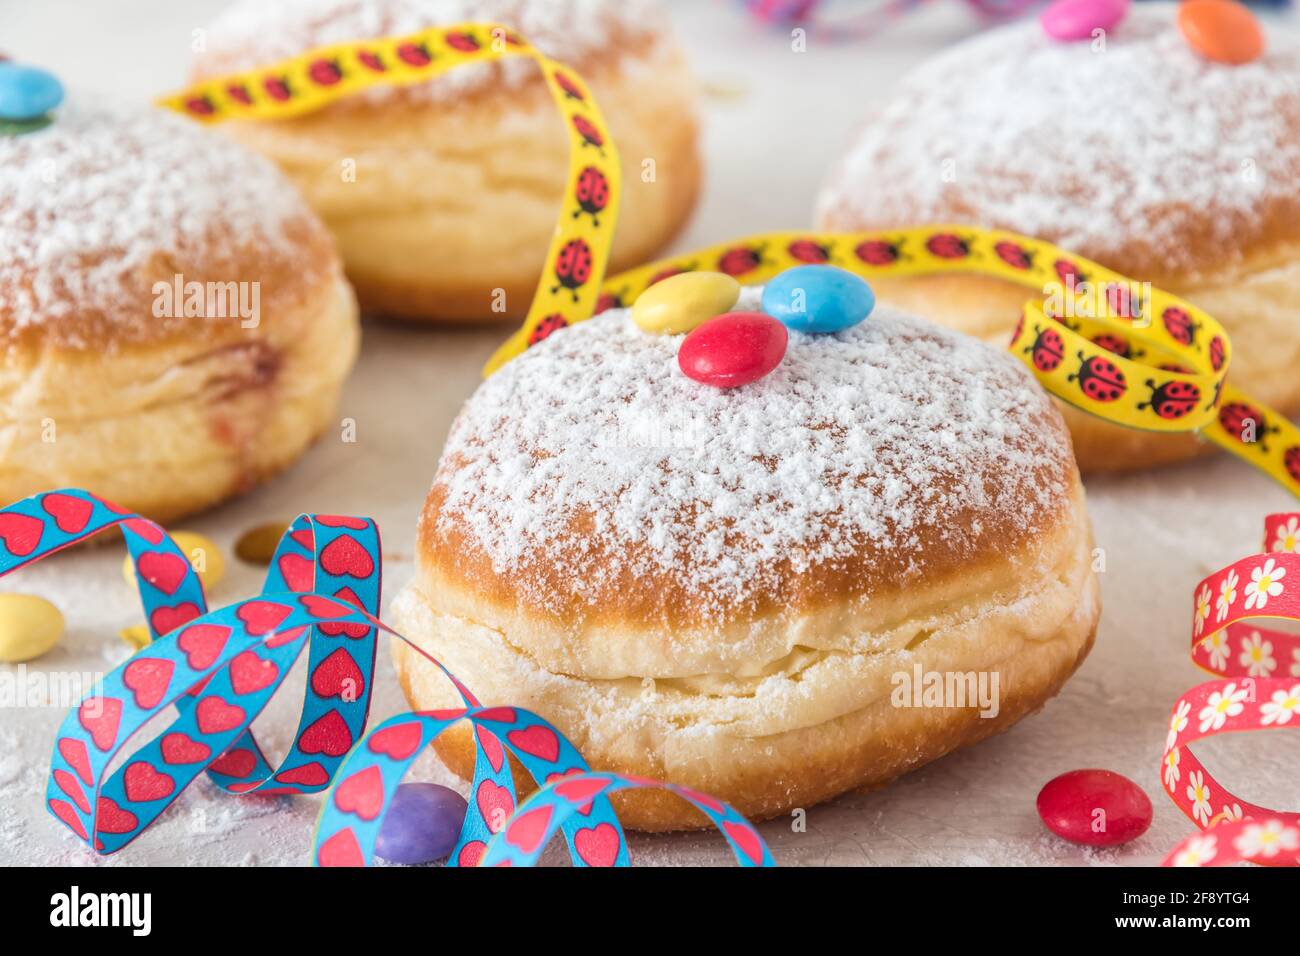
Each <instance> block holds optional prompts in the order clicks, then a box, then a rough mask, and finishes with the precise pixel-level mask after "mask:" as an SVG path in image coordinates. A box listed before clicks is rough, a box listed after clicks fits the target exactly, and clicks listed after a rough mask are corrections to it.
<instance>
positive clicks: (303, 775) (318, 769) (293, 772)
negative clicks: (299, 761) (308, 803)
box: [275, 761, 330, 787]
mask: <svg viewBox="0 0 1300 956" xmlns="http://www.w3.org/2000/svg"><path fill="white" fill-rule="evenodd" d="M275 779H276V780H279V781H280V782H281V783H296V784H300V785H301V786H304V787H319V786H323V785H324V784H327V783H329V779H330V775H329V772H328V771H327V770H326V769H325V768H324V767H322V766H321V765H320V764H318V763H316V762H315V761H313V762H311V763H309V764H303V766H301V767H294V768H292V769H290V770H281V771H280V772H279V773H277V774H276V775H275Z"/></svg>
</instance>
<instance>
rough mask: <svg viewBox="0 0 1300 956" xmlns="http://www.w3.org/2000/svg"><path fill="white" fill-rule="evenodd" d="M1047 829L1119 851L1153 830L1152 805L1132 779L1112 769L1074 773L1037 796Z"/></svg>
mask: <svg viewBox="0 0 1300 956" xmlns="http://www.w3.org/2000/svg"><path fill="white" fill-rule="evenodd" d="M1038 815H1039V816H1040V817H1042V818H1043V823H1045V824H1047V829H1049V830H1051V831H1052V832H1053V833H1055V834H1056V835H1057V836H1059V837H1061V838H1062V839H1064V840H1069V841H1070V842H1072V843H1084V844H1087V845H1088V846H1117V845H1118V844H1120V843H1127V842H1129V841H1130V840H1136V839H1137V838H1138V837H1140V836H1141V835H1142V834H1143V833H1146V831H1147V827H1149V826H1151V800H1150V798H1148V797H1147V795H1146V794H1145V793H1144V792H1143V791H1142V788H1141V787H1139V786H1138V785H1137V784H1136V783H1134V782H1133V781H1132V780H1130V779H1129V778H1128V777H1123V776H1120V775H1119V774H1117V773H1113V772H1111V771H1110V770H1071V771H1070V772H1069V773H1063V774H1061V775H1060V776H1059V777H1056V778H1055V779H1053V780H1049V781H1048V782H1047V786H1045V787H1043V789H1042V790H1040V791H1039V792H1038Z"/></svg>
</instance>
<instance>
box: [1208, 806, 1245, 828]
mask: <svg viewBox="0 0 1300 956" xmlns="http://www.w3.org/2000/svg"><path fill="white" fill-rule="evenodd" d="M1240 819H1241V804H1240V803H1234V804H1233V805H1232V806H1228V805H1227V804H1224V807H1223V809H1222V810H1220V811H1219V815H1218V816H1217V817H1215V818H1214V820H1213V823H1214V825H1215V826H1218V825H1219V824H1220V823H1232V822H1233V821H1234V820H1240Z"/></svg>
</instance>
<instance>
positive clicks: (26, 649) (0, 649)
mask: <svg viewBox="0 0 1300 956" xmlns="http://www.w3.org/2000/svg"><path fill="white" fill-rule="evenodd" d="M62 635H63V615H62V614H61V613H60V612H59V609H58V608H57V607H55V606H54V605H53V604H51V603H50V602H49V601H47V600H45V598H40V597H36V596H35V595H33V594H0V661H3V662H5V663H6V664H17V663H19V662H21V661H30V660H33V659H35V658H37V657H40V656H41V655H42V654H44V653H45V652H46V651H48V650H49V649H50V648H52V647H53V646H54V645H55V644H57V643H59V638H60V637H61V636H62Z"/></svg>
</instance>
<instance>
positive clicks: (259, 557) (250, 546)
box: [235, 521, 289, 565]
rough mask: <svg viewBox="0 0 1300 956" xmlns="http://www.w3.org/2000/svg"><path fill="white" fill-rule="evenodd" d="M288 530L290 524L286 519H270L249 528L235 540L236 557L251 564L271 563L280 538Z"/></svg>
mask: <svg viewBox="0 0 1300 956" xmlns="http://www.w3.org/2000/svg"><path fill="white" fill-rule="evenodd" d="M288 530H289V525H288V523H287V522H284V521H270V522H267V523H266V524H259V525H258V526H257V527H255V528H249V529H248V530H247V531H245V532H244V533H243V534H241V535H240V536H239V540H238V541H236V542H235V557H237V558H239V560H240V561H247V562H248V563H249V564H261V565H267V564H270V563H271V559H272V558H273V557H275V549H276V548H277V547H279V545H280V539H281V538H283V537H284V533H285V532H286V531H288Z"/></svg>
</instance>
